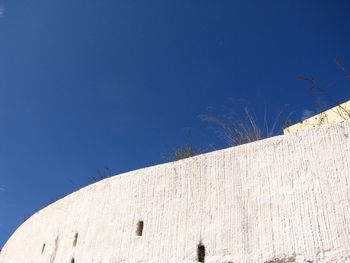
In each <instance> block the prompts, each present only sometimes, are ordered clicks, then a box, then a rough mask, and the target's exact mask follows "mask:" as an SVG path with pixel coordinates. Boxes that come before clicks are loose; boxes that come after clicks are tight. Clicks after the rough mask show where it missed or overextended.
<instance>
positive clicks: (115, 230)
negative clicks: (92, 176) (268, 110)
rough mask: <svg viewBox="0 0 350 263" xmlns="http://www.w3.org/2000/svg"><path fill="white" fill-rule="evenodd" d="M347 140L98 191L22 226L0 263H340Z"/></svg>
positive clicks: (262, 144) (330, 138)
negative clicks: (199, 262)
mask: <svg viewBox="0 0 350 263" xmlns="http://www.w3.org/2000/svg"><path fill="white" fill-rule="evenodd" d="M349 136H350V125H349V123H343V124H337V125H332V126H324V127H321V128H317V129H311V130H308V131H305V132H301V133H298V134H293V135H286V136H277V137H274V138H271V139H267V140H263V141H258V142H254V143H251V144H247V145H242V146H238V147H233V148H229V149H225V150H220V151H216V152H212V153H208V154H204V155H200V156H197V157H194V158H190V159H186V160H183V161H178V162H173V163H167V164H162V165H158V166H154V167H149V168H145V169H140V170H136V171H132V172H129V173H126V174H122V175H119V176H115V177H112V178H109V179H106V180H103V181H100V182H98V183H96V184H93V185H90V186H88V187H85V188H83V189H81V190H79V191H77V192H75V193H73V194H71V195H68V196H66V197H65V198H63V199H61V200H59V201H57V202H55V203H53V204H52V205H50V206H48V207H46V208H44V209H43V210H41V211H39V212H37V213H36V214H34V215H33V216H32V217H31V218H29V219H28V220H27V221H26V222H25V223H24V224H22V225H21V226H20V227H19V228H18V229H17V231H16V232H15V233H14V234H13V236H12V237H11V238H10V239H9V241H8V242H7V243H6V245H5V246H4V248H3V251H2V252H1V255H0V263H27V262H28V263H29V262H35V263H40V262H43V263H44V262H45V263H53V262H55V263H73V262H74V263H90V262H96V263H100V262H101V263H102V262H103V263H107V262H108V263H110V262H115V263H116V262H165V263H167V262H174V263H175V262H176V263H177V262H198V261H201V262H203V261H205V262H226V263H228V262H232V263H243V262H244V263H252V262H253V263H254V262H259V263H260V262H261V263H283V262H285V263H286V262H309V263H311V262H350V225H349V220H350V199H349V198H350V173H349V172H350V169H349V165H350V161H349V160H350V143H349V142H350V138H349ZM141 221H142V223H141ZM142 224H143V226H142ZM141 228H143V229H141Z"/></svg>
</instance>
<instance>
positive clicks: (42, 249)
mask: <svg viewBox="0 0 350 263" xmlns="http://www.w3.org/2000/svg"><path fill="white" fill-rule="evenodd" d="M45 246H46V245H45V243H44V244H43V247H42V248H41V254H43V253H44V251H45Z"/></svg>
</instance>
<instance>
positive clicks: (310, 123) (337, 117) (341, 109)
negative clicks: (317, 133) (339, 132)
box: [283, 101, 350, 134]
mask: <svg viewBox="0 0 350 263" xmlns="http://www.w3.org/2000/svg"><path fill="white" fill-rule="evenodd" d="M349 119H350V101H347V102H344V103H342V104H339V105H338V106H335V107H333V108H331V109H329V110H326V111H324V112H321V113H319V114H317V115H315V116H312V117H310V118H308V119H306V120H303V121H301V122H298V123H297V124H294V125H292V126H289V127H287V128H285V129H284V130H283V133H284V134H290V133H295V132H298V131H303V130H306V129H310V128H313V127H318V126H321V125H323V124H330V123H338V122H342V121H345V120H349Z"/></svg>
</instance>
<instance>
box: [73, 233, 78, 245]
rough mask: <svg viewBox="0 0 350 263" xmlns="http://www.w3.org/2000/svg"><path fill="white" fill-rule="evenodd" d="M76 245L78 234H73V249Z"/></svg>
mask: <svg viewBox="0 0 350 263" xmlns="http://www.w3.org/2000/svg"><path fill="white" fill-rule="evenodd" d="M77 243H78V233H75V236H74V241H73V247H75V246H76V245H77Z"/></svg>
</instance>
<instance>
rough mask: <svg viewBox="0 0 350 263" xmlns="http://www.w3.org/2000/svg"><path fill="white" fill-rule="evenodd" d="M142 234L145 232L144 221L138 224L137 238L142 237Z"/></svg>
mask: <svg viewBox="0 0 350 263" xmlns="http://www.w3.org/2000/svg"><path fill="white" fill-rule="evenodd" d="M142 232H143V221H139V222H137V226H136V235H137V236H139V237H140V236H142Z"/></svg>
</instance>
